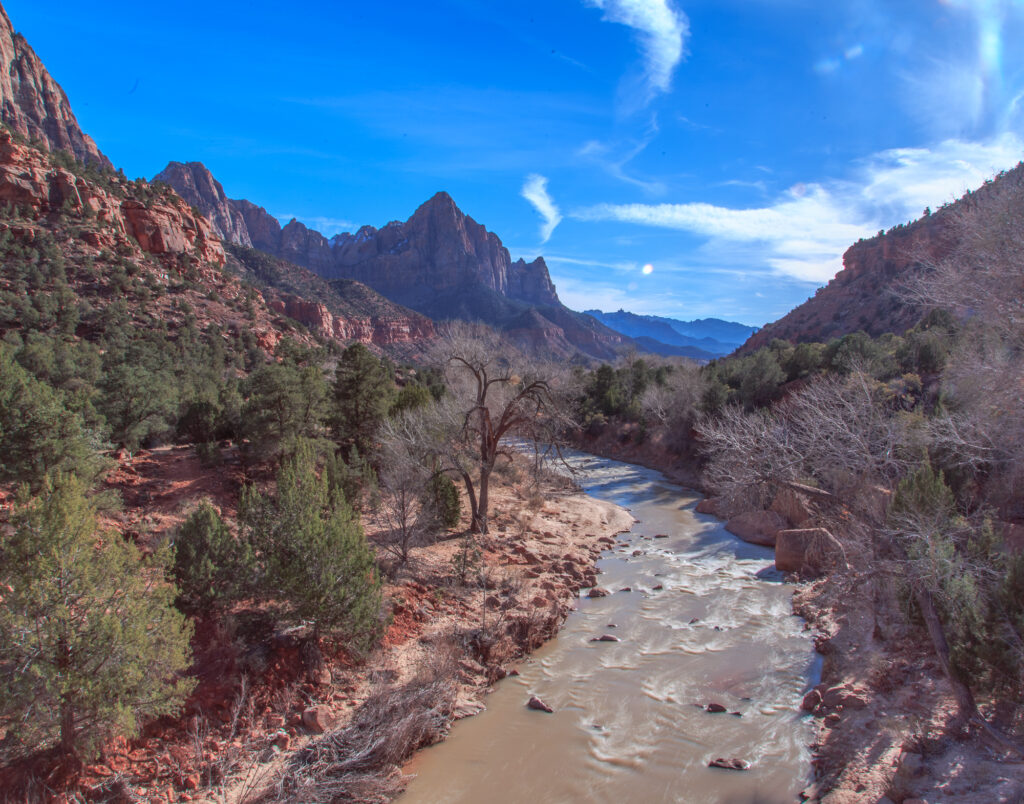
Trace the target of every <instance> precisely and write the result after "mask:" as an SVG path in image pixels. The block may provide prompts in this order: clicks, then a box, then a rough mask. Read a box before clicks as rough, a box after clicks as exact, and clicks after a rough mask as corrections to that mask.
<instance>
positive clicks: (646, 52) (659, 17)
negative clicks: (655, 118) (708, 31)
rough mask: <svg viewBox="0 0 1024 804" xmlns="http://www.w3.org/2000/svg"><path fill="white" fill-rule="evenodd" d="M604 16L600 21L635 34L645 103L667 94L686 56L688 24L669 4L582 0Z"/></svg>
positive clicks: (644, 0)
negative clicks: (642, 65) (637, 39)
mask: <svg viewBox="0 0 1024 804" xmlns="http://www.w3.org/2000/svg"><path fill="white" fill-rule="evenodd" d="M584 2H586V4H587V5H590V6H594V7H595V8H599V9H601V10H602V11H603V12H604V17H603V19H604V20H605V21H607V22H616V23H619V24H620V25H626V26H628V27H630V28H632V29H633V30H634V31H636V32H637V34H638V36H639V38H640V47H641V49H642V50H643V56H644V81H645V83H646V92H645V95H646V97H645V99H644V100H645V102H646V101H649V100H650V99H651V98H653V97H654V95H656V94H657V93H659V92H668V90H669V89H670V88H671V86H672V73H673V71H674V70H675V68H676V66H677V65H678V64H679V62H681V61H682V60H683V56H684V55H685V53H686V47H685V44H686V39H687V37H688V36H689V35H690V22H689V20H688V19H687V17H686V15H685V14H684V13H683V12H682V11H680V10H678V9H676V8H675V7H674V5H673V3H672V2H671V0H584Z"/></svg>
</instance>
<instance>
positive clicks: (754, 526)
mask: <svg viewBox="0 0 1024 804" xmlns="http://www.w3.org/2000/svg"><path fill="white" fill-rule="evenodd" d="M788 527H789V522H787V521H786V518H785V517H784V516H782V515H780V514H777V513H776V512H775V511H746V512H744V513H742V514H739V515H738V516H734V517H733V518H732V519H730V520H729V521H728V522H726V523H725V529H726V530H727V531H729V532H730V533H733V534H735V535H736V536H739V537H740V538H741V539H743V541H745V542H750V543H751V544H759V545H761V546H763V547H774V546H775V536H776V534H777V533H778V532H779V531H780V530H784V529H785V528H788Z"/></svg>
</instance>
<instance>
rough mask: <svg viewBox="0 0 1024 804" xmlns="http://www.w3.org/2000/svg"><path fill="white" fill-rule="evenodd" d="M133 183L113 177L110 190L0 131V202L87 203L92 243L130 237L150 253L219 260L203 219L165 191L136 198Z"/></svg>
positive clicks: (47, 209)
mask: <svg viewBox="0 0 1024 804" xmlns="http://www.w3.org/2000/svg"><path fill="white" fill-rule="evenodd" d="M135 187H136V186H135V185H134V183H133V182H128V181H125V180H123V179H120V178H114V177H112V178H111V190H110V191H108V190H107V189H104V188H102V187H98V186H97V185H95V184H93V183H92V182H90V181H87V180H86V179H84V178H82V177H81V176H76V175H75V174H74V173H72V172H71V171H68V170H65V169H64V168H60V167H55V166H54V165H53V164H51V162H50V160H49V159H48V158H47V156H46V155H45V154H43V153H42V152H40V151H37V150H36V149H34V148H31V147H29V146H26V145H22V144H20V143H18V142H15V141H14V138H13V137H12V136H11V134H10V132H9V131H0V203H10V204H18V205H21V206H23V207H29V208H31V209H32V210H34V212H35V214H36V215H39V216H42V215H46V214H51V213H59V212H60V211H61V210H63V209H64V208H65V207H67V208H69V209H72V210H81V209H82V208H84V207H88V208H90V209H91V210H92V213H91V215H92V216H93V217H94V219H95V220H96V222H97V228H96V229H95V230H93V231H88V232H83V234H82V238H83V240H85V241H86V242H89V243H90V244H91V245H94V246H96V247H97V248H99V247H112V246H115V245H117V244H126V243H129V240H128V237H129V236H131V237H133V238H135V240H136V241H137V242H138V244H139V246H140V247H141V248H142V250H143V251H147V252H149V253H150V254H156V255H170V256H175V255H178V254H188V255H192V256H195V257H196V258H198V259H199V260H201V261H203V262H207V263H212V264H214V265H223V264H224V259H225V257H224V247H223V246H222V245H221V242H220V240H219V239H218V238H217V236H216V235H214V234H213V232H212V231H211V230H210V225H209V223H208V222H207V221H206V219H205V218H203V217H202V216H201V215H195V214H194V213H193V212H192V209H191V208H190V207H189V206H188V204H186V203H185V202H184V201H183V200H182V199H181V198H179V197H178V196H176V195H174V194H173V193H170V192H169V191H168V194H166V195H164V196H161V197H160V198H159V199H158V200H156V201H153V200H148V201H145V202H144V201H142V200H139V199H138V198H135V197H133V194H132V193H133V190H134V189H135Z"/></svg>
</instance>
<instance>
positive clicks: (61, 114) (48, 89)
mask: <svg viewBox="0 0 1024 804" xmlns="http://www.w3.org/2000/svg"><path fill="white" fill-rule="evenodd" d="M0 119H2V120H3V123H4V125H6V126H7V127H8V128H9V129H10V130H11V131H13V132H15V133H16V134H20V135H21V136H23V137H27V138H28V139H31V140H39V141H41V142H43V143H45V145H46V147H47V148H48V149H49V150H51V151H54V150H61V151H67V152H68V153H69V154H72V155H73V156H74V157H75V158H76V159H78V160H79V161H80V162H86V163H91V164H96V165H99V166H101V167H107V168H109V167H111V164H110V160H108V159H107V158H106V157H105V156H104V155H103V154H102V153H100V150H99V148H97V147H96V143H95V142H93V141H92V138H91V137H89V136H88V135H87V134H85V133H84V132H83V131H82V129H81V128H80V127H79V125H78V120H76V119H75V115H74V112H72V111H71V104H70V103H68V97H67V95H65V94H64V90H63V89H61V88H60V85H59V84H58V83H57V82H56V81H54V80H53V78H52V77H51V76H50V74H49V73H48V72H47V71H46V68H45V67H44V66H43V63H42V62H41V61H40V60H39V57H38V56H36V54H35V51H34V50H32V48H31V47H29V44H28V42H26V41H25V38H24V37H23V36H22V35H21V34H18V33H15V32H14V28H13V26H12V25H11V21H10V19H9V18H8V17H7V12H5V11H4V9H3V8H2V7H0Z"/></svg>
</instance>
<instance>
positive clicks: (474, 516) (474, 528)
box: [462, 472, 481, 533]
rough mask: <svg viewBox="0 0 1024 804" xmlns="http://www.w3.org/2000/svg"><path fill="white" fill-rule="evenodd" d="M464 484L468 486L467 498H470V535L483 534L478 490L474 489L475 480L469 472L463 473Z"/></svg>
mask: <svg viewBox="0 0 1024 804" xmlns="http://www.w3.org/2000/svg"><path fill="white" fill-rule="evenodd" d="M462 482H463V483H465V484H466V496H467V497H469V515H470V516H469V531H470V533H481V530H480V506H479V505H478V504H477V501H476V489H475V488H473V478H471V477H470V476H469V473H468V472H462Z"/></svg>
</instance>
